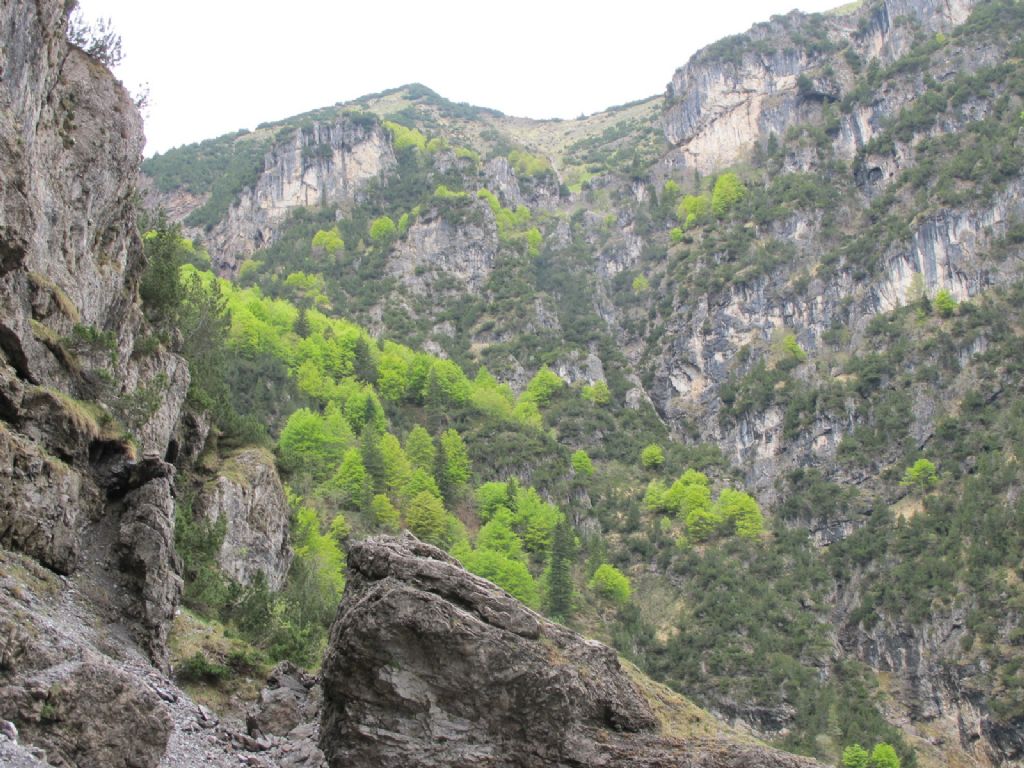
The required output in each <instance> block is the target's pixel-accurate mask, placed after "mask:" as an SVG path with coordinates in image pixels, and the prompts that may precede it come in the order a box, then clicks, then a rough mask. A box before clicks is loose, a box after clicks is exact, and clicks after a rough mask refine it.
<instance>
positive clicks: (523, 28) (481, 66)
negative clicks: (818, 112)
mask: <svg viewBox="0 0 1024 768" xmlns="http://www.w3.org/2000/svg"><path fill="white" fill-rule="evenodd" d="M378 2H379V0H378ZM378 2H366V1H365V0H364V1H363V2H359V3H352V2H346V1H345V0H335V2H314V1H313V0H290V2H280V1H278V2H273V3H271V2H260V0H249V2H239V1H238V0H176V2H173V3H167V4H164V3H157V4H154V3H151V2H147V0H80V3H79V4H80V6H81V8H82V11H83V13H84V15H85V18H86V19H87V20H94V19H97V18H110V19H112V21H113V26H114V28H115V30H116V31H117V32H118V33H119V34H120V35H121V38H122V42H123V48H124V54H125V61H124V63H123V64H122V65H121V67H120V68H119V69H118V72H117V74H118V76H119V77H120V78H121V79H122V80H123V81H124V83H125V85H127V86H128V87H129V89H131V90H132V91H133V93H134V92H137V91H138V90H139V86H140V85H141V84H143V83H148V85H149V91H150V98H149V107H148V109H147V110H146V112H145V115H146V135H147V137H148V141H147V144H146V154H147V155H151V154H153V153H154V152H160V151H165V150H167V149H169V148H171V147H174V146H178V145H181V144H187V143H190V142H194V141H200V140H202V139H208V138H212V137H214V136H219V135H221V134H224V133H228V132H230V131H234V130H237V129H239V128H254V127H255V126H256V125H257V124H258V123H262V122H268V121H271V120H277V119H281V118H284V117H289V116H291V115H294V114H298V113H300V112H305V111H308V110H311V109H315V108H317V107H323V106H328V105H331V104H334V103H335V102H339V101H349V100H351V99H355V98H358V97H359V96H363V95H365V94H368V93H374V92H377V91H382V90H385V89H387V88H394V87H396V86H399V85H404V84H406V83H412V82H420V83H423V84H424V85H426V86H428V87H430V88H432V89H434V90H435V91H437V92H438V93H439V94H440V95H441V96H444V97H446V98H448V99H451V100H452V101H465V102H469V103H470V104H475V105H477V106H482V107H491V108H493V109H498V110H501V111H502V112H504V113H506V114H508V115H516V116H520V117H533V118H550V117H562V118H572V117H576V116H578V115H580V114H591V113H593V112H598V111H600V110H602V109H605V108H606V107H610V106H613V105H616V104H622V103H625V102H629V101H634V100H636V99H641V98H646V97H648V96H654V95H657V94H661V93H663V92H664V90H665V85H666V84H667V83H668V82H669V80H670V79H671V78H672V73H673V72H674V71H675V70H676V68H677V67H680V66H682V65H683V64H685V63H686V61H687V59H688V58H689V57H690V55H691V54H693V53H694V52H695V51H696V50H697V49H698V48H701V47H703V46H704V45H707V44H709V43H712V42H714V41H715V40H718V39H719V38H721V37H724V36H725V35H730V34H735V33H738V32H744V31H746V30H747V29H748V28H749V27H750V26H751V25H752V24H753V23H755V22H758V21H764V20H767V19H768V18H769V17H770V16H771V15H773V14H776V13H786V12H788V11H789V10H791V9H792V8H794V7H799V8H800V10H803V11H808V12H811V11H823V10H827V9H828V8H831V7H835V6H836V5H839V4H841V3H842V0H711V2H707V0H704V1H702V2H699V3H698V2H694V1H693V0H691V1H690V2H678V0H677V2H674V3H673V2H665V0H660V1H655V0H630V2H627V3H618V4H614V5H612V4H608V5H604V6H602V5H600V4H598V3H594V2H590V3H578V2H573V1H570V0H546V1H542V0H512V2H500V3H498V2H468V1H467V0H433V1H432V2H418V3H415V4H413V3H406V2H403V1H402V0H397V1H396V0H391V1H390V2H379V4H378Z"/></svg>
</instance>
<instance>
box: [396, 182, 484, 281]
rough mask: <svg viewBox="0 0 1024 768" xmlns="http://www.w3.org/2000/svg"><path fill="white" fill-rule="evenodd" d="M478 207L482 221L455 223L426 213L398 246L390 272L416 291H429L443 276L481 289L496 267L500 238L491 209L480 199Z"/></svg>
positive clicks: (477, 210)
mask: <svg viewBox="0 0 1024 768" xmlns="http://www.w3.org/2000/svg"><path fill="white" fill-rule="evenodd" d="M475 210H476V212H477V213H478V214H479V216H480V218H481V220H482V221H481V222H480V223H473V222H464V223H462V224H460V225H453V224H452V223H450V222H448V221H447V220H446V219H445V218H444V217H443V216H439V215H436V214H427V215H425V216H423V218H421V219H420V220H418V221H417V222H416V223H415V224H413V225H412V226H411V227H410V228H409V232H408V234H407V236H406V238H405V239H404V240H402V241H400V242H399V243H398V244H397V245H396V246H395V250H394V252H393V253H392V254H391V255H390V256H389V258H388V273H389V274H392V275H394V276H395V277H397V278H398V279H399V280H401V282H402V283H403V284H404V285H407V286H409V288H410V290H412V291H413V292H414V293H426V292H427V291H428V290H429V289H430V288H431V287H432V286H433V285H434V284H435V283H436V282H438V280H439V279H441V278H454V279H455V280H456V281H458V283H460V284H461V285H462V286H464V287H466V288H468V289H469V290H471V291H479V290H480V289H481V287H482V286H483V284H484V282H485V281H486V280H487V278H488V277H489V276H490V274H491V269H492V268H493V267H494V259H495V256H496V255H497V253H498V238H497V232H496V230H495V228H494V217H493V214H491V211H490V208H488V207H487V205H486V204H485V203H483V202H478V203H476V205H475Z"/></svg>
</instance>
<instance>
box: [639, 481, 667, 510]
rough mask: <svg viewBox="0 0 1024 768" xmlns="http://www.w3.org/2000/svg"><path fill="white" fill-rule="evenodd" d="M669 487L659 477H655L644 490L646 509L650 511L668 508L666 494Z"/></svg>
mask: <svg viewBox="0 0 1024 768" xmlns="http://www.w3.org/2000/svg"><path fill="white" fill-rule="evenodd" d="M666 493H668V488H667V487H666V486H665V484H664V483H663V482H662V481H661V480H659V479H658V478H654V479H653V480H651V482H649V483H648V484H647V490H646V491H645V492H644V501H643V505H644V509H646V510H647V511H648V512H664V511H665V510H666V504H665V494H666Z"/></svg>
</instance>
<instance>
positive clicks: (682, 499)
mask: <svg viewBox="0 0 1024 768" xmlns="http://www.w3.org/2000/svg"><path fill="white" fill-rule="evenodd" d="M664 505H665V508H666V509H667V510H669V511H670V512H674V513H675V514H676V515H678V516H679V517H680V518H682V519H684V520H685V519H686V518H687V517H688V516H689V514H690V513H691V512H692V511H693V510H695V509H708V508H709V507H710V506H711V488H710V487H709V486H708V478H707V475H705V474H704V473H703V472H697V471H696V470H693V469H688V470H686V471H685V472H683V474H681V475H680V476H679V479H678V480H676V481H675V482H674V483H672V486H671V487H670V488H669V489H668V490H667V491H666V492H665V496H664Z"/></svg>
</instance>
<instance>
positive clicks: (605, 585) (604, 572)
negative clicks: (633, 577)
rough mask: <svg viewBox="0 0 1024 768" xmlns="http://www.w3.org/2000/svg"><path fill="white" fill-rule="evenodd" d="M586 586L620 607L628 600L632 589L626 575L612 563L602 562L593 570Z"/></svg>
mask: <svg viewBox="0 0 1024 768" xmlns="http://www.w3.org/2000/svg"><path fill="white" fill-rule="evenodd" d="M587 586H589V587H590V589H592V590H593V591H594V592H596V593H597V594H599V595H601V596H602V597H605V598H608V599H609V600H611V601H612V602H613V603H615V604H616V605H618V606H619V607H622V606H624V605H626V604H627V603H628V602H629V598H630V596H631V595H632V594H633V589H632V587H630V585H629V579H628V578H627V577H626V575H625V574H624V573H623V572H622V571H620V570H619V569H618V568H616V567H615V566H614V565H609V564H608V563H604V564H602V565H600V566H598V568H597V570H596V571H594V575H593V577H591V579H590V581H589V582H588V584H587Z"/></svg>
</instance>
